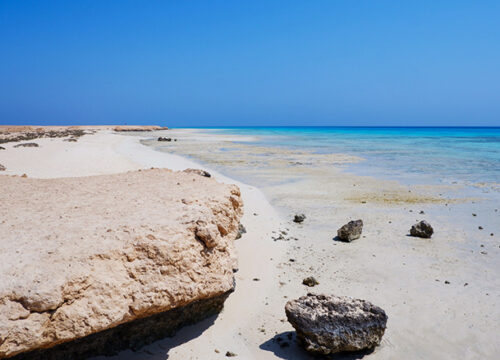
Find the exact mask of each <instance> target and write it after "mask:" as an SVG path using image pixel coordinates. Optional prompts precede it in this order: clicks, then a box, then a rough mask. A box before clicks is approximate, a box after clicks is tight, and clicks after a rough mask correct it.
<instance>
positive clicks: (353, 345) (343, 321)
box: [285, 294, 387, 355]
mask: <svg viewBox="0 0 500 360" xmlns="http://www.w3.org/2000/svg"><path fill="white" fill-rule="evenodd" d="M285 311H286V316H287V318H288V321H289V322H290V323H291V324H292V326H293V327H294V328H295V330H296V331H297V338H298V339H299V341H300V342H301V343H302V344H303V345H304V347H305V348H306V350H308V351H310V352H313V353H319V354H324V355H328V354H333V353H337V352H342V351H359V350H365V349H371V348H374V347H375V346H377V345H379V344H380V341H381V340H382V336H383V335H384V332H385V326H386V323H387V315H386V314H385V312H384V310H382V309H381V308H379V307H378V306H375V305H373V304H371V303H369V302H368V301H365V300H358V299H352V298H348V297H339V296H328V295H315V294H307V296H302V297H300V298H299V299H297V300H291V301H289V302H288V303H287V304H286V306H285Z"/></svg>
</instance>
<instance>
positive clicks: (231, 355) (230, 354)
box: [226, 351, 238, 357]
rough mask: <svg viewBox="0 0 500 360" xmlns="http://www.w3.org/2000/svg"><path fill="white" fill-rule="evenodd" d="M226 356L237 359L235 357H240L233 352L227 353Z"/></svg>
mask: <svg viewBox="0 0 500 360" xmlns="http://www.w3.org/2000/svg"><path fill="white" fill-rule="evenodd" d="M226 356H227V357H235V356H238V355H237V354H236V353H234V352H232V351H227V352H226Z"/></svg>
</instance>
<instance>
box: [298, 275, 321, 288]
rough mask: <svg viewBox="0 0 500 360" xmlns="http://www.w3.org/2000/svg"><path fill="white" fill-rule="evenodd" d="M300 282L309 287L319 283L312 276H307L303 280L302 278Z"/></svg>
mask: <svg viewBox="0 0 500 360" xmlns="http://www.w3.org/2000/svg"><path fill="white" fill-rule="evenodd" d="M302 284H304V285H306V286H309V287H313V286H316V285H319V281H318V280H316V278H315V277H314V276H308V277H306V278H305V279H304V280H302Z"/></svg>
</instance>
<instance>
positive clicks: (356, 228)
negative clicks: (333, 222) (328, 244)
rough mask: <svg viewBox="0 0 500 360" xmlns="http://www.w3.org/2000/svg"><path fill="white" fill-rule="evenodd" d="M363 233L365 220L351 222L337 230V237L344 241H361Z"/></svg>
mask: <svg viewBox="0 0 500 360" xmlns="http://www.w3.org/2000/svg"><path fill="white" fill-rule="evenodd" d="M362 231H363V220H354V221H349V222H348V223H347V224H345V225H344V226H342V227H341V228H340V229H338V230H337V236H338V237H339V239H340V240H342V241H347V242H351V241H353V240H356V239H359V237H360V236H361V232H362Z"/></svg>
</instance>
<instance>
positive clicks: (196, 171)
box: [184, 169, 212, 178]
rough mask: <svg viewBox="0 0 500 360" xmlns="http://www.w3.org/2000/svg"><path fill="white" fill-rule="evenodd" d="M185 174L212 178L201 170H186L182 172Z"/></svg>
mask: <svg viewBox="0 0 500 360" xmlns="http://www.w3.org/2000/svg"><path fill="white" fill-rule="evenodd" d="M184 172H185V173H189V174H196V175H200V176H204V177H208V178H209V177H212V175H211V174H210V173H209V172H208V171H205V170H201V169H186V170H184Z"/></svg>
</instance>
